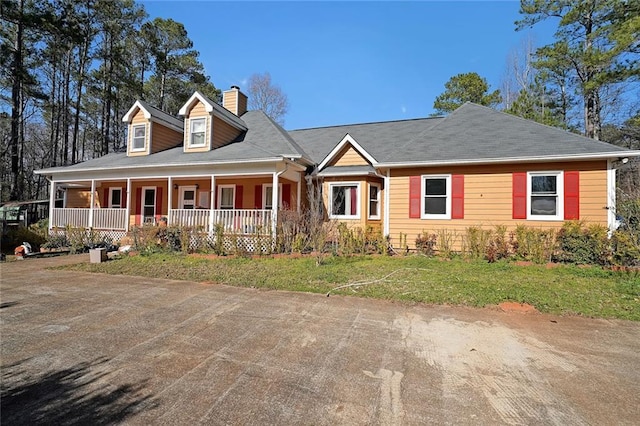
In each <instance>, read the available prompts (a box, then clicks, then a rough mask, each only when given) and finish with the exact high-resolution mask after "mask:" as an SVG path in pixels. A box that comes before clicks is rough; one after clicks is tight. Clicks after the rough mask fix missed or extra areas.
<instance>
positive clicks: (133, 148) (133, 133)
mask: <svg viewBox="0 0 640 426" xmlns="http://www.w3.org/2000/svg"><path fill="white" fill-rule="evenodd" d="M140 127H142V128H143V129H144V138H143V139H142V141H143V143H142V148H136V143H135V140H136V129H137V128H140ZM146 150H147V125H146V124H136V125H132V126H131V152H144V151H146Z"/></svg>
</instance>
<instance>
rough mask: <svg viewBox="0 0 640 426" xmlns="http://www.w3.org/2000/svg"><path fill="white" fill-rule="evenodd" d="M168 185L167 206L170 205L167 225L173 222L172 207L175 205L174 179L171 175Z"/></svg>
mask: <svg viewBox="0 0 640 426" xmlns="http://www.w3.org/2000/svg"><path fill="white" fill-rule="evenodd" d="M168 182H169V183H168V185H167V192H168V194H169V195H168V196H167V206H168V210H169V211H168V212H167V225H171V224H172V223H173V222H171V208H172V207H173V179H171V176H169V180H168Z"/></svg>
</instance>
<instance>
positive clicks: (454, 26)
mask: <svg viewBox="0 0 640 426" xmlns="http://www.w3.org/2000/svg"><path fill="white" fill-rule="evenodd" d="M143 4H144V6H145V8H146V10H147V12H148V13H149V15H150V19H153V18H155V17H162V18H172V19H174V20H176V21H179V22H181V23H183V24H184V26H185V28H186V29H187V31H188V34H189V37H190V38H191V39H192V40H193V42H194V47H195V49H197V50H198V51H199V52H200V60H201V61H202V63H203V64H204V66H205V70H206V73H207V74H208V75H209V76H210V77H211V80H212V81H213V83H214V84H215V85H216V87H218V88H220V89H223V90H225V89H228V88H229V87H230V86H231V85H239V86H240V88H241V90H242V89H246V81H247V79H248V77H249V76H250V75H252V74H254V73H263V72H269V73H270V74H271V77H272V80H273V82H274V83H275V84H277V85H279V86H280V87H281V88H282V90H283V91H284V92H285V93H286V94H287V96H288V98H289V104H290V107H289V112H288V114H287V115H286V117H285V127H286V128H287V129H299V128H307V127H320V126H328V125H336V124H348V123H359V122H376V121H387V120H400V119H408V118H418V117H425V116H428V115H429V114H431V113H432V112H433V101H434V100H435V98H436V96H438V95H439V94H440V93H442V92H443V91H444V84H445V83H446V82H447V80H449V78H450V77H452V76H454V75H456V74H459V73H465V72H477V73H478V74H480V75H481V76H483V77H485V78H486V79H487V80H488V82H489V84H490V85H491V88H492V89H497V88H499V86H500V82H501V78H502V76H503V75H504V72H505V68H506V62H507V57H508V55H509V52H510V51H512V50H513V49H516V48H517V47H518V46H519V45H520V44H521V43H522V41H523V40H524V39H525V38H527V37H528V35H530V36H531V37H532V38H533V40H535V42H536V44H538V45H542V44H546V43H549V42H550V41H551V40H552V36H553V32H554V24H555V23H552V22H549V23H543V24H542V25H540V24H539V25H538V26H536V27H534V28H533V29H531V30H526V31H519V32H516V31H515V25H514V22H515V21H516V20H518V19H520V15H519V13H518V10H519V2H518V1H446V2H444V1H422V2H362V1H354V2H335V1H325V2H302V1H299V2H245V1H236V2H219V1H171V0H154V1H143Z"/></svg>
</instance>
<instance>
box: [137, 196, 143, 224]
mask: <svg viewBox="0 0 640 426" xmlns="http://www.w3.org/2000/svg"><path fill="white" fill-rule="evenodd" d="M141 211H142V188H138V189H136V225H140V223H141V220H140V213H141Z"/></svg>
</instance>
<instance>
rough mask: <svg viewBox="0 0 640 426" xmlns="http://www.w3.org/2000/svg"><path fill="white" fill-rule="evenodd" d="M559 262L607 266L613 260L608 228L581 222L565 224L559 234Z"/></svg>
mask: <svg viewBox="0 0 640 426" xmlns="http://www.w3.org/2000/svg"><path fill="white" fill-rule="evenodd" d="M558 249H559V253H558V255H557V260H559V261H562V262H567V263H577V264H596V265H605V264H607V263H609V259H610V258H611V252H610V246H609V241H608V237H607V228H605V227H604V226H602V225H597V224H592V225H589V226H588V227H585V226H584V223H583V222H581V221H569V222H565V223H564V225H563V226H562V228H561V229H560V231H559V232H558Z"/></svg>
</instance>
